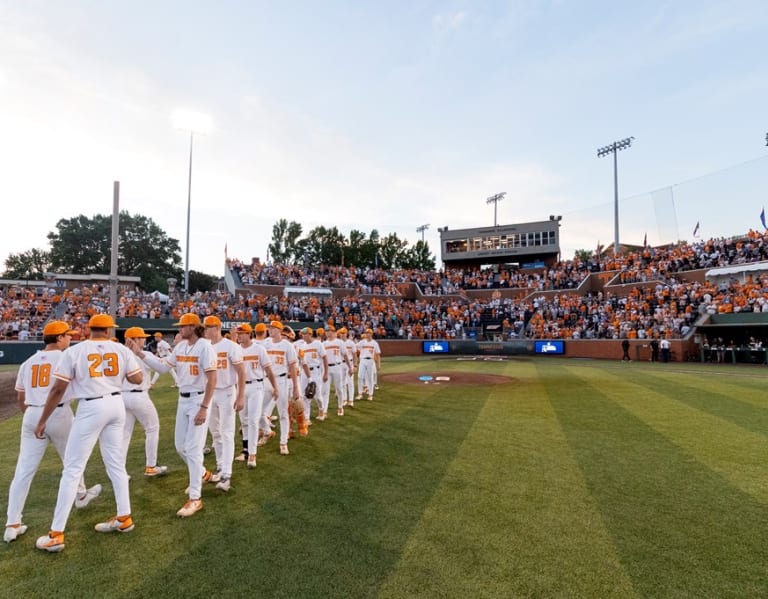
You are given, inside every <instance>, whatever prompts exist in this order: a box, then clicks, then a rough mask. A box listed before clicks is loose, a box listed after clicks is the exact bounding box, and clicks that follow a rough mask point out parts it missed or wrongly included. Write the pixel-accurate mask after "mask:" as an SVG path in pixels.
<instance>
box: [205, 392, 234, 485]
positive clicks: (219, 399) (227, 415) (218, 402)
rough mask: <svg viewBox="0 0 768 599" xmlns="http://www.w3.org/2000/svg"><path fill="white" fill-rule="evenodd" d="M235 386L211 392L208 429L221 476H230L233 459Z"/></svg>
mask: <svg viewBox="0 0 768 599" xmlns="http://www.w3.org/2000/svg"><path fill="white" fill-rule="evenodd" d="M234 391H235V388H234V387H228V388H226V389H216V391H214V392H213V401H212V402H211V409H210V410H209V412H210V416H209V417H208V429H209V430H210V431H211V438H212V439H213V450H214V452H215V453H216V469H217V470H220V471H221V476H222V477H223V478H230V477H231V476H232V462H233V461H234V459H235V424H236V418H235V414H236V412H235V405H234V404H235V393H234Z"/></svg>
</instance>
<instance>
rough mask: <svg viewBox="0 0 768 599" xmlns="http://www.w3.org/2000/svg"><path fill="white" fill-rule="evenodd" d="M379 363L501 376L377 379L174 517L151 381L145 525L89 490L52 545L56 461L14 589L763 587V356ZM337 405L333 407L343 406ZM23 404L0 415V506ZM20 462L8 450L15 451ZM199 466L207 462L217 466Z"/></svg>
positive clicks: (23, 541)
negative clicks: (371, 392)
mask: <svg viewBox="0 0 768 599" xmlns="http://www.w3.org/2000/svg"><path fill="white" fill-rule="evenodd" d="M385 369H386V372H387V373H393V372H409V373H412V374H413V378H414V381H416V379H417V377H418V376H419V375H420V374H423V373H425V372H434V371H437V370H439V371H442V372H444V371H449V370H463V371H474V372H487V373H492V374H504V375H507V376H509V377H511V378H512V380H511V382H510V383H507V384H502V385H488V386H480V385H474V386H457V385H451V384H448V385H445V384H441V385H434V384H421V383H417V382H415V383H414V384H411V385H398V386H396V385H394V384H392V383H388V382H385V383H384V384H382V389H381V391H380V392H378V393H377V397H376V401H374V402H362V405H359V406H358V407H356V408H355V409H354V410H352V411H350V413H348V415H347V416H344V417H343V418H339V417H336V416H333V415H332V416H331V417H330V419H329V420H328V421H326V422H324V423H317V424H316V425H315V426H313V427H312V429H311V434H310V436H309V437H308V438H307V439H299V440H296V441H293V442H291V445H290V447H291V455H290V456H287V457H285V456H280V455H278V453H277V444H276V443H274V442H272V443H270V444H269V445H268V446H267V447H265V448H262V449H260V452H259V466H258V468H256V470H253V471H247V470H246V469H245V467H244V466H243V465H242V464H237V465H236V468H235V474H234V476H233V483H232V490H231V491H230V493H229V494H224V493H221V492H219V491H217V490H216V489H214V488H213V486H212V485H208V486H206V488H205V490H204V495H203V500H204V504H205V507H204V508H203V511H201V512H200V513H199V514H197V515H195V516H194V517H193V518H190V519H186V520H182V519H178V518H176V516H175V511H176V510H177V509H178V508H179V507H180V506H181V504H182V503H183V502H184V499H185V496H184V494H183V489H184V487H185V486H186V470H185V468H184V467H183V465H182V463H181V461H180V460H179V458H178V457H177V456H176V454H175V452H174V450H173V441H172V430H173V417H174V413H175V396H174V394H173V391H172V390H171V389H170V388H168V381H169V379H166V378H163V379H161V381H165V383H164V385H163V386H162V388H161V389H159V390H158V392H156V393H155V394H154V397H155V398H156V401H157V404H158V409H159V411H160V414H161V420H162V426H163V427H164V428H163V429H162V430H161V451H160V455H161V460H160V461H161V463H165V464H167V465H168V466H170V468H171V472H170V473H169V475H168V476H167V477H165V478H161V479H153V480H146V479H144V478H143V476H141V472H142V467H143V433H142V432H141V431H140V430H139V431H137V433H135V434H134V440H133V443H132V446H131V451H130V455H129V464H128V469H129V472H130V473H131V474H132V475H133V481H132V487H131V495H132V502H133V515H134V520H135V521H136V530H135V531H134V532H132V533H129V534H125V535H102V534H99V533H96V532H94V531H93V524H94V523H95V522H97V521H99V520H101V519H104V518H106V517H108V516H110V515H113V511H114V500H113V497H112V493H111V490H110V488H109V484H108V481H107V480H106V475H105V473H104V469H103V466H102V464H101V461H100V459H99V458H98V457H97V456H94V458H93V459H92V460H91V464H90V465H89V468H88V470H87V473H86V478H87V482H88V484H89V485H90V484H93V483H95V482H102V483H105V491H104V493H103V495H102V497H100V498H99V499H98V500H96V501H95V502H94V503H93V504H92V505H91V506H89V507H88V508H86V509H85V510H83V511H76V510H75V511H73V513H72V517H71V518H70V522H69V527H68V531H67V539H66V541H67V548H66V550H65V551H64V552H63V553H61V554H46V553H43V552H39V551H37V550H35V549H34V540H35V538H36V537H37V536H39V535H40V534H44V533H45V532H47V529H48V527H49V525H50V520H51V516H52V511H53V505H54V503H55V496H56V490H57V484H58V477H59V474H60V464H59V462H58V458H57V456H56V454H55V453H54V451H53V449H52V448H51V449H49V453H48V454H47V462H46V464H45V466H44V468H43V469H42V470H41V472H39V474H38V476H37V478H36V479H35V481H34V482H33V485H32V491H31V493H30V498H29V501H28V503H27V509H26V512H25V522H26V523H27V524H28V525H29V526H30V530H29V532H28V533H27V534H26V535H25V536H23V537H20V539H19V540H18V541H16V542H14V543H12V544H11V545H7V546H6V545H4V544H3V546H2V547H0V577H1V579H2V581H3V582H2V585H3V586H2V588H3V594H4V595H5V596H9V597H13V596H17V597H28V596H56V597H66V596H72V597H84V596H87V597H182V596H183V597H242V596H246V595H250V596H254V597H259V596H270V597H416V596H418V597H422V596H426V597H467V596H471V597H718V598H719V597H756V596H768V574H766V572H767V571H768V538H767V537H768V466H767V465H766V460H765V456H766V455H768V439H767V438H766V431H768V410H767V408H768V400H766V394H765V387H766V382H768V369H763V368H751V367H733V366H717V365H691V364H667V365H662V364H653V365H652V364H648V363H637V362H633V363H630V364H622V363H619V362H599V361H585V360H567V359H561V358H549V359H527V358H525V359H516V360H509V361H504V362H484V361H476V362H457V361H455V360H451V359H442V360H439V361H436V360H427V359H389V360H386V361H385ZM334 413H335V410H332V411H331V414H334ZM19 423H20V417H16V418H13V419H11V420H9V421H7V422H5V423H1V424H0V450H2V453H3V455H5V456H8V457H7V459H5V460H3V461H2V462H0V503H2V505H3V506H4V507H5V506H6V505H7V492H8V484H9V483H10V479H11V477H12V475H13V468H14V460H13V457H15V455H16V453H17V450H18V428H19ZM12 456H13V457H12ZM208 464H209V466H210V465H212V464H211V460H208Z"/></svg>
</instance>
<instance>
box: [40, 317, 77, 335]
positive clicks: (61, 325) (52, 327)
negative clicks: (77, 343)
mask: <svg viewBox="0 0 768 599" xmlns="http://www.w3.org/2000/svg"><path fill="white" fill-rule="evenodd" d="M72 333H74V331H73V330H72V329H70V328H69V325H68V324H67V323H66V322H64V321H63V320H52V321H51V322H49V323H48V324H47V325H45V327H44V328H43V336H44V337H48V336H52V335H71V334H72Z"/></svg>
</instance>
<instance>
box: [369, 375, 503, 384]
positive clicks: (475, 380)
mask: <svg viewBox="0 0 768 599" xmlns="http://www.w3.org/2000/svg"><path fill="white" fill-rule="evenodd" d="M379 378H381V380H382V381H391V382H393V383H405V384H413V385H423V384H424V383H428V384H437V383H439V384H441V385H501V384H504V383H512V382H514V381H515V379H514V378H512V377H511V376H502V375H500V374H480V373H474V372H407V373H398V374H382V375H380V377H379Z"/></svg>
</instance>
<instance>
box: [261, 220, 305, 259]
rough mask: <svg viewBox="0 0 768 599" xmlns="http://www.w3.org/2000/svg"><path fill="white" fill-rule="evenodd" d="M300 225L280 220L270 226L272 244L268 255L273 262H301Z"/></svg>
mask: <svg viewBox="0 0 768 599" xmlns="http://www.w3.org/2000/svg"><path fill="white" fill-rule="evenodd" d="M301 230H302V229H301V225H300V224H299V223H297V222H295V221H291V222H290V223H289V222H288V221H287V220H285V219H284V218H281V219H280V220H278V221H277V222H276V223H275V224H274V225H273V226H272V242H271V243H270V244H269V246H268V248H269V254H270V257H271V259H272V261H274V262H278V263H281V264H290V263H292V262H294V261H300V260H301V257H302V256H301V248H300V246H299V238H300V237H301Z"/></svg>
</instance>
